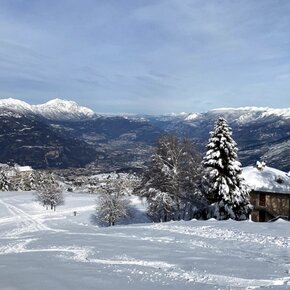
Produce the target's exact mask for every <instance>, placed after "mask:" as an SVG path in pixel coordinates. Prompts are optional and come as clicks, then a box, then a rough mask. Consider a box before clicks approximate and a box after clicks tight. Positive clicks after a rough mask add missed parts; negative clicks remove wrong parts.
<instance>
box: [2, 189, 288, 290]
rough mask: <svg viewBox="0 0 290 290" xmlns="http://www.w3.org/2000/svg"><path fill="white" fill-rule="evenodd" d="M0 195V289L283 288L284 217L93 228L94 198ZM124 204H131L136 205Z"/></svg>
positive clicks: (285, 270)
mask: <svg viewBox="0 0 290 290" xmlns="http://www.w3.org/2000/svg"><path fill="white" fill-rule="evenodd" d="M1 196H2V197H1V200H0V217H1V223H0V257H1V258H0V268H1V271H0V281H1V289H15V290H20V289H21V290H39V289H40V288H41V289H43V290H48V289H55V290H79V289H86V290H93V289H107V290H115V289H128V290H131V289H132V290H133V289H134V290H135V289H142V290H148V289H152V290H155V289H156V290H157V289H158V290H160V289H166V290H167V289H184V290H185V289H207V290H210V289H240V290H242V289H257V288H259V289H260V288H262V289H281V290H282V289H285V290H286V289H289V286H290V278H289V274H290V268H289V250H290V230H289V224H288V222H285V221H280V220H278V221H276V222H274V223H263V224H262V223H253V222H249V221H245V222H235V221H223V222H222V221H220V222H218V221H213V220H209V221H195V220H193V221H189V222H182V221H181V222H168V223H156V224H149V223H143V224H142V223H141V224H131V225H123V226H115V227H111V228H101V227H98V226H97V225H96V224H95V223H96V219H95V217H94V213H95V206H94V204H95V199H96V196H95V195H88V194H84V193H83V194H67V195H66V204H65V205H64V206H60V207H58V208H57V211H56V212H53V211H46V210H45V208H43V207H42V206H40V205H38V204H37V203H35V202H32V199H33V197H32V195H31V193H28V192H18V193H15V192H14V193H11V192H5V193H4V192H2V193H1ZM139 205H140V203H139ZM132 206H133V207H135V210H137V209H138V208H137V206H138V203H137V204H136V203H133V204H132ZM139 210H142V207H139ZM73 211H77V216H76V217H74V216H73ZM141 214H142V213H141ZM141 221H142V220H141ZM143 221H144V220H143Z"/></svg>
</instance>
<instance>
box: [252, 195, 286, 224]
mask: <svg viewBox="0 0 290 290" xmlns="http://www.w3.org/2000/svg"><path fill="white" fill-rule="evenodd" d="M250 195H251V203H252V205H253V206H254V210H253V212H252V215H251V217H252V220H253V221H256V222H263V221H264V222H266V221H269V220H271V219H273V218H275V217H277V216H283V217H286V218H287V217H288V219H289V220H290V193H289V194H279V193H271V192H258V191H252V192H251V193H250Z"/></svg>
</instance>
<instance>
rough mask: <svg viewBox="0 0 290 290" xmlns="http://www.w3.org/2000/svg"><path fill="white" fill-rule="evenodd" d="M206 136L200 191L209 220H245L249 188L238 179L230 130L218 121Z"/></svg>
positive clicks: (236, 150)
mask: <svg viewBox="0 0 290 290" xmlns="http://www.w3.org/2000/svg"><path fill="white" fill-rule="evenodd" d="M210 135H211V136H210V139H209V142H208V144H207V152H206V155H205V157H204V158H203V167H204V175H203V178H202V188H203V192H204V193H205V195H206V197H207V199H208V200H209V202H210V203H211V204H212V206H211V210H212V211H211V212H212V216H213V217H215V218H217V219H228V218H232V219H235V220H244V219H247V218H248V217H249V214H250V212H251V208H252V207H251V205H250V200H249V188H248V186H247V185H246V183H245V180H244V179H243V178H242V176H241V173H242V169H241V164H240V162H239V161H238V155H237V152H238V149H237V147H236V145H237V144H236V142H235V141H234V140H233V138H232V131H231V128H230V127H229V126H228V124H227V122H226V120H225V119H224V118H222V117H220V118H218V120H217V122H216V124H215V128H214V131H213V132H211V133H210Z"/></svg>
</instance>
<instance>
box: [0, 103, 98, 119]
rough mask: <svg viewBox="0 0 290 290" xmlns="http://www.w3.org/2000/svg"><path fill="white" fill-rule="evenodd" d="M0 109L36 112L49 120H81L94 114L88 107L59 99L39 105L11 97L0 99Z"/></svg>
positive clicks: (24, 112)
mask: <svg viewBox="0 0 290 290" xmlns="http://www.w3.org/2000/svg"><path fill="white" fill-rule="evenodd" d="M0 109H6V110H13V111H14V112H17V113H22V114H24V115H26V114H36V115H39V116H42V117H44V118H46V119H49V120H81V119H90V118H93V117H94V116H96V114H95V112H94V111H92V110H91V109H89V108H86V107H82V106H80V105H78V104H77V103H76V102H73V101H66V100H61V99H54V100H51V101H48V102H47V103H45V104H40V105H30V104H28V103H26V102H23V101H20V100H16V99H12V98H9V99H1V100H0Z"/></svg>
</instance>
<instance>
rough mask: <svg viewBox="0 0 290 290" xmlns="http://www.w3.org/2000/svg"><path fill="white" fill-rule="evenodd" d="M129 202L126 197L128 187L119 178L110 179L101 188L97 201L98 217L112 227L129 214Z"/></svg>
mask: <svg viewBox="0 0 290 290" xmlns="http://www.w3.org/2000/svg"><path fill="white" fill-rule="evenodd" d="M128 206H129V200H128V198H127V196H126V187H125V186H124V183H123V181H122V180H121V179H120V178H119V177H117V178H109V180H107V182H106V184H105V185H104V186H103V187H102V188H101V193H100V195H99V198H98V201H97V207H96V209H97V215H98V217H99V219H100V220H101V221H102V222H105V223H107V224H108V225H110V226H114V225H115V223H116V222H117V221H118V220H120V218H122V217H126V216H127V214H128Z"/></svg>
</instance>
